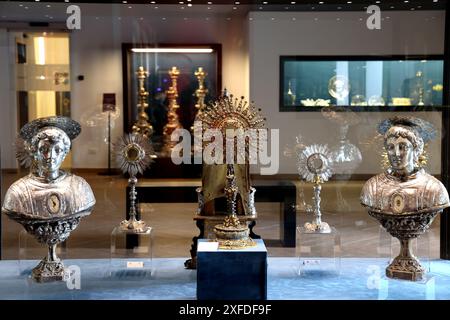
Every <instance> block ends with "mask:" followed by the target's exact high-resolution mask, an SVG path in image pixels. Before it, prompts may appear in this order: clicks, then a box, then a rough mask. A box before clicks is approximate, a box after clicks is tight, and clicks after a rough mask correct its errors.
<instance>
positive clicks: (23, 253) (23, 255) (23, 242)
mask: <svg viewBox="0 0 450 320" xmlns="http://www.w3.org/2000/svg"><path fill="white" fill-rule="evenodd" d="M47 253H48V246H47V245H45V244H43V243H39V242H38V241H37V240H36V238H35V237H34V236H33V235H31V234H29V233H28V232H26V231H25V230H22V231H20V233H19V254H18V260H17V261H18V264H19V265H18V269H17V270H18V272H19V275H26V276H31V270H32V269H33V268H34V267H36V266H37V265H38V263H39V261H41V260H42V259H43V258H44V257H46V256H47ZM56 254H57V256H58V258H60V259H61V260H62V261H63V263H64V260H65V259H67V241H65V242H63V243H59V244H58V245H57V246H56Z"/></svg>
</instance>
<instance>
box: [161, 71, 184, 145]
mask: <svg viewBox="0 0 450 320" xmlns="http://www.w3.org/2000/svg"><path fill="white" fill-rule="evenodd" d="M179 75H180V70H178V69H177V67H172V69H171V70H170V71H169V76H170V79H171V80H172V85H171V86H170V87H169V89H168V90H167V91H166V93H167V99H168V100H169V107H168V109H169V111H168V112H167V123H166V125H165V126H164V129H163V135H164V148H163V152H164V153H168V152H170V150H172V148H173V146H174V145H175V144H176V142H173V141H170V136H171V134H172V132H173V131H174V130H175V129H178V128H182V126H181V124H180V122H179V120H178V115H177V110H178V108H179V107H180V106H179V105H178V103H177V98H178V90H177V79H178V76H179Z"/></svg>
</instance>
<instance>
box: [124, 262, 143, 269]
mask: <svg viewBox="0 0 450 320" xmlns="http://www.w3.org/2000/svg"><path fill="white" fill-rule="evenodd" d="M127 268H129V269H142V268H144V261H127Z"/></svg>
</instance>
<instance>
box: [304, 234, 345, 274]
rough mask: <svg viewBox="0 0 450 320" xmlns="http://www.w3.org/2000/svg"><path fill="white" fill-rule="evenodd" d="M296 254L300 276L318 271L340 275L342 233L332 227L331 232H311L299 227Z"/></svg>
mask: <svg viewBox="0 0 450 320" xmlns="http://www.w3.org/2000/svg"><path fill="white" fill-rule="evenodd" d="M296 255H297V257H298V269H297V273H298V275H299V276H304V275H308V274H314V275H317V274H318V273H323V274H333V275H339V274H340V270H341V235H340V233H339V232H338V231H337V230H336V228H334V227H331V232H330V233H319V232H310V231H308V230H306V229H305V228H304V227H297V245H296Z"/></svg>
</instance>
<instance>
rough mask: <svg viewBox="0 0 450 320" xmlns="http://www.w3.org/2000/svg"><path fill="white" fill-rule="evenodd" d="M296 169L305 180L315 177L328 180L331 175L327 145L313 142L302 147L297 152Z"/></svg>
mask: <svg viewBox="0 0 450 320" xmlns="http://www.w3.org/2000/svg"><path fill="white" fill-rule="evenodd" d="M297 169H298V173H299V175H300V177H302V178H303V179H305V180H306V181H309V182H314V180H315V179H317V178H319V179H320V180H321V181H323V182H324V181H328V179H329V178H331V176H332V175H333V171H332V161H331V156H330V151H329V149H328V146H327V145H319V144H313V145H311V146H307V147H305V148H304V149H302V150H301V151H300V152H299V153H298V161H297Z"/></svg>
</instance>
